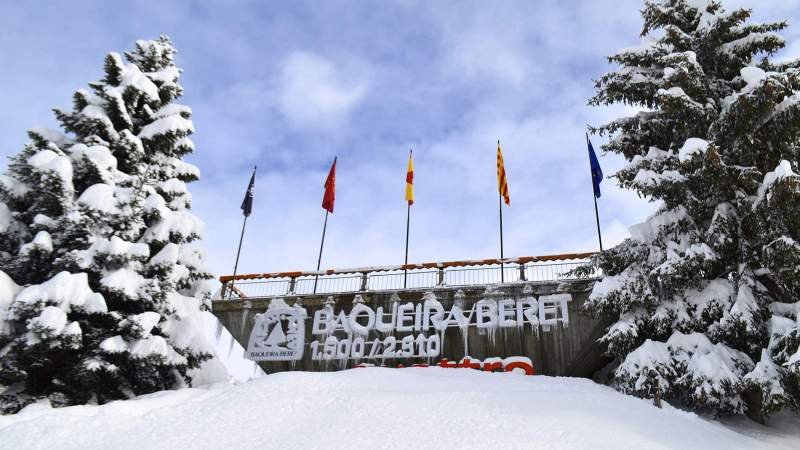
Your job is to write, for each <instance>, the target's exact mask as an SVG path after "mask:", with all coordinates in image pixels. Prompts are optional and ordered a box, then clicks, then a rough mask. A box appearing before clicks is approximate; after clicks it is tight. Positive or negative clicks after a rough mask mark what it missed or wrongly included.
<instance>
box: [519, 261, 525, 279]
mask: <svg viewBox="0 0 800 450" xmlns="http://www.w3.org/2000/svg"><path fill="white" fill-rule="evenodd" d="M519 280H520V281H526V280H525V263H521V264H520V265H519Z"/></svg>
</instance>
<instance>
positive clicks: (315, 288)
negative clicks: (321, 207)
mask: <svg viewBox="0 0 800 450" xmlns="http://www.w3.org/2000/svg"><path fill="white" fill-rule="evenodd" d="M327 229H328V210H327V209H326V210H325V222H324V224H323V225H322V241H321V242H320V243H319V258H317V275H316V276H315V277H314V294H316V293H317V281H318V280H319V266H320V264H321V263H322V246H324V245H325V231H326V230H327Z"/></svg>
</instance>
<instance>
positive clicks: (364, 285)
mask: <svg viewBox="0 0 800 450" xmlns="http://www.w3.org/2000/svg"><path fill="white" fill-rule="evenodd" d="M361 290H362V291H366V290H367V272H363V273H362V274H361Z"/></svg>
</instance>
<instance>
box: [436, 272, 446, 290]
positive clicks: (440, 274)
mask: <svg viewBox="0 0 800 450" xmlns="http://www.w3.org/2000/svg"><path fill="white" fill-rule="evenodd" d="M436 285H437V286H444V268H443V267H439V281H438V282H437V283H436Z"/></svg>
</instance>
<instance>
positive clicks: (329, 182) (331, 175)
mask: <svg viewBox="0 0 800 450" xmlns="http://www.w3.org/2000/svg"><path fill="white" fill-rule="evenodd" d="M335 192H336V158H333V165H332V166H331V170H330V172H328V178H327V179H326V180H325V195H324V196H323V197H322V208H323V209H325V210H327V211H328V212H329V213H333V200H334V197H335V195H336V194H335Z"/></svg>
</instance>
